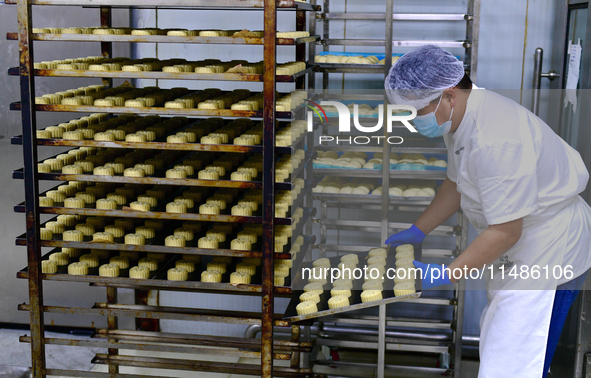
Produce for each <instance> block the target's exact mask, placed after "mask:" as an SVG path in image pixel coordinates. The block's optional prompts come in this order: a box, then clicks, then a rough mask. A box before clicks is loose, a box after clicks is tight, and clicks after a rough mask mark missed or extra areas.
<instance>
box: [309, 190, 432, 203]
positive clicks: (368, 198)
mask: <svg viewBox="0 0 591 378" xmlns="http://www.w3.org/2000/svg"><path fill="white" fill-rule="evenodd" d="M312 197H313V198H314V199H317V200H320V201H325V202H341V201H342V202H351V201H352V202H355V203H375V204H381V203H382V195H381V194H380V195H372V194H337V193H335V194H333V193H313V195H312ZM389 199H390V200H389V203H390V204H396V205H407V206H412V205H420V206H425V205H429V204H430V203H431V201H432V200H433V197H401V196H389Z"/></svg>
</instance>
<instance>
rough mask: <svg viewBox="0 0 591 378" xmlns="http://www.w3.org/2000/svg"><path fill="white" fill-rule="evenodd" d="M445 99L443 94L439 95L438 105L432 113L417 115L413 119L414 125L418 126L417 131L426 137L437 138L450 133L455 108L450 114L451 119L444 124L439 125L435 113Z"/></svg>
mask: <svg viewBox="0 0 591 378" xmlns="http://www.w3.org/2000/svg"><path fill="white" fill-rule="evenodd" d="M442 99H443V94H442V95H441V97H439V102H438V103H437V107H436V108H435V110H434V111H432V112H431V113H428V114H425V115H422V116H416V117H415V119H414V120H413V123H414V125H415V126H416V128H417V131H418V132H419V133H420V134H421V135H424V136H426V137H429V138H436V137H440V136H442V135H445V134H447V133H449V131H450V130H451V116H452V115H453V114H454V108H451V114H450V115H449V120H448V121H447V122H444V123H443V125H441V126H439V124H438V123H437V117H435V113H436V112H437V109H439V105H440V104H441V100H442Z"/></svg>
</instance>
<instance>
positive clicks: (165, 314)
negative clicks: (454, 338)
mask: <svg viewBox="0 0 591 378" xmlns="http://www.w3.org/2000/svg"><path fill="white" fill-rule="evenodd" d="M6 4H16V7H17V15H18V33H8V34H7V39H8V40H15V41H16V40H18V43H19V51H20V54H19V67H18V68H12V69H10V70H9V74H10V75H19V77H20V85H21V99H20V102H16V103H13V104H11V105H10V109H11V110H18V111H20V112H21V115H22V136H20V137H15V138H13V140H12V142H13V144H21V145H22V149H23V157H24V168H23V169H21V170H16V171H15V172H13V176H14V177H15V178H21V179H23V180H24V187H25V202H24V204H21V205H17V206H16V208H15V210H16V211H19V212H24V213H25V216H26V226H27V228H26V233H25V234H24V235H22V236H20V237H18V238H17V241H16V242H17V244H19V245H26V247H27V261H28V263H27V267H26V269H24V270H22V271H20V272H19V273H18V274H17V276H18V277H19V278H23V279H27V280H28V284H29V301H28V303H27V304H22V305H20V306H19V310H22V311H28V312H29V316H30V329H31V335H30V336H25V337H22V338H21V341H22V342H26V343H30V344H31V350H32V376H33V378H44V377H46V376H47V375H61V376H76V377H105V376H109V377H121V378H123V377H125V378H139V377H144V375H141V374H138V375H132V374H121V373H120V372H119V366H140V367H151V368H166V369H178V370H190V371H207V372H217V373H228V372H231V373H234V374H249V375H259V376H261V377H265V378H270V377H272V376H278V377H279V376H281V377H311V375H312V371H311V369H310V368H309V367H308V366H302V363H301V362H305V360H309V359H307V358H306V357H305V354H306V353H309V352H310V351H311V344H309V343H307V342H303V341H302V339H301V334H300V326H299V325H292V324H291V322H290V321H286V320H283V319H282V314H276V313H275V311H274V297H275V295H278V296H285V295H289V294H290V293H291V288H290V287H289V286H277V287H275V285H274V279H273V278H274V277H273V275H274V259H281V258H290V257H291V255H290V254H289V253H288V251H284V252H275V251H274V226H275V225H279V224H291V223H292V219H290V218H275V211H274V200H275V191H276V190H290V189H292V183H291V182H284V183H275V177H274V176H275V175H274V171H275V156H276V154H291V153H293V152H294V151H295V146H297V145H303V144H304V143H305V145H309V144H310V143H311V139H310V138H309V137H300V138H298V139H297V140H296V141H295V144H294V145H292V146H291V147H277V146H275V125H276V120H277V119H291V118H292V116H293V114H294V113H293V112H276V111H275V103H276V101H275V100H276V99H275V96H276V95H275V93H276V83H277V82H293V83H295V86H296V88H297V89H303V88H304V85H305V78H306V76H309V75H310V74H311V73H312V72H313V71H314V69H315V66H313V65H310V66H309V67H308V68H307V69H306V70H304V71H302V72H300V73H298V74H295V75H287V76H277V75H275V72H276V65H277V63H276V51H277V46H281V45H286V46H294V47H295V50H296V60H297V61H300V62H302V61H305V60H306V59H305V51H306V49H305V46H306V44H307V43H311V44H313V43H315V42H317V41H318V39H319V37H318V36H315V35H314V34H313V33H312V35H311V36H310V37H303V38H296V39H292V38H277V36H276V33H277V12H278V11H294V14H295V17H296V29H297V30H298V31H304V30H306V22H307V21H308V20H309V17H306V13H307V12H309V13H314V12H316V11H319V10H321V8H320V6H317V5H316V4H315V3H314V2H312V4H309V3H306V2H301V1H295V0H219V1H216V2H211V1H210V0H171V1H168V0H167V1H166V2H164V3H163V2H162V0H144V1H141V2H138V1H136V0H9V1H7V2H6ZM45 5H49V6H81V7H83V8H100V14H101V17H100V21H101V22H100V23H101V26H102V27H110V26H111V9H112V8H129V7H137V8H155V7H157V8H158V9H168V8H170V9H192V10H217V11H223V10H232V9H239V10H253V11H262V12H263V18H264V37H263V38H231V37H217V38H207V37H173V36H131V35H117V36H113V35H108V36H96V35H73V34H56V35H53V34H43V33H42V34H36V33H35V34H34V33H32V30H33V22H32V19H33V15H32V13H33V10H34V9H36V8H34V7H36V6H45ZM34 41H77V42H84V41H98V42H101V51H102V55H103V56H104V57H107V58H108V57H112V43H118V42H119V43H143V42H148V43H191V44H205V43H208V44H219V45H220V46H223V45H232V44H243V45H262V46H263V57H264V73H263V74H262V75H241V74H225V75H224V74H212V75H201V74H193V73H186V74H180V75H175V74H168V73H161V72H150V73H144V74H141V75H135V74H129V73H124V72H108V73H95V72H91V71H63V70H62V71H60V70H35V69H34V66H33V64H34V54H33V50H34V43H33V42H34ZM36 76H51V77H96V78H101V79H103V83H104V84H106V85H109V86H110V85H112V79H113V78H140V77H141V78H146V77H149V78H158V79H179V80H213V81H222V80H226V81H237V82H238V81H258V82H262V84H263V110H262V111H232V110H219V111H204V110H197V109H189V110H187V109H185V110H182V109H178V110H173V109H166V108H139V109H132V108H125V107H94V106H81V107H76V106H74V107H73V106H61V105H49V106H48V105H35V78H36ZM38 111H53V112H55V111H58V112H84V113H120V114H124V113H127V114H146V115H148V114H158V115H170V116H180V115H182V116H192V117H199V116H203V117H214V116H215V117H253V118H261V119H262V122H263V137H262V141H263V142H262V146H233V145H204V144H198V143H195V144H188V143H187V144H169V143H164V142H146V143H129V142H98V141H84V140H83V141H65V140H58V139H39V140H38V139H37V136H36V130H37V121H36V112H38ZM296 111H297V110H296ZM38 146H71V147H82V146H86V147H99V148H127V149H136V148H140V149H142V148H143V149H154V150H169V149H174V150H180V151H211V152H236V153H262V155H263V170H262V171H263V175H262V181H257V182H231V181H229V180H222V181H213V180H196V179H188V180H183V179H180V180H172V179H165V178H156V177H145V178H138V179H133V178H128V177H125V178H124V177H118V176H93V175H64V174H60V173H49V174H42V173H39V172H38V169H37V162H38V158H37V148H38ZM302 148H304V147H302ZM304 149H305V148H304ZM310 151H311V150H309V151H308V153H307V154H306V157H305V159H304V160H303V161H302V163H301V165H300V167H299V168H297V169H296V170H294V172H293V173H292V175H291V178H292V179H293V178H295V177H297V176H301V177H303V178H304V179H306V185H305V187H304V188H303V189H302V193H301V196H300V197H299V198H297V199H296V200H294V204H295V205H297V206H298V207H299V206H300V205H301V207H302V208H304V215H303V216H302V217H301V220H300V223H299V224H298V225H297V227H295V230H294V231H293V237H296V236H299V235H303V234H304V230H306V232H307V230H309V229H310V225H309V223H310V222H309V221H310V220H311V219H312V217H313V216H314V215H315V211H314V209H312V208H310V204H311V200H308V199H304V197H305V196H307V195H308V194H309V191H310V188H311V181H310V179H311V176H310V175H311V172H310V171H309V169H311V167H312V163H311V160H312V159H313V158H314V157H315V155H314V153H313V152H310ZM302 174H303V175H302ZM40 180H74V181H89V182H110V183H136V184H167V185H176V186H204V187H211V188H222V187H226V188H261V189H262V192H263V205H262V214H261V215H260V216H255V217H237V216H229V215H223V216H201V215H199V214H194V213H191V214H165V213H162V212H161V213H158V212H145V213H141V212H135V211H123V210H113V211H108V210H97V209H90V208H88V209H67V208H61V207H57V206H54V207H40V206H39V201H38V198H39V194H40V193H39V181H40ZM42 213H46V214H84V215H99V216H107V217H113V216H116V217H134V218H159V219H169V220H178V221H180V220H184V219H192V220H196V219H198V220H202V221H210V222H212V221H222V222H239V223H261V224H262V226H263V235H262V243H261V250H260V251H235V250H228V249H221V250H206V249H199V248H190V247H187V248H174V247H166V246H157V245H145V246H126V245H124V244H103V243H100V244H101V245H98V244H99V243H96V244H92V245H91V247H90V243H87V242H65V241H63V240H41V238H40V226H41V222H40V214H42ZM307 223H308V224H307ZM314 243H315V238H314V237H313V236H305V237H304V243H303V245H302V247H301V248H302V253H301V254H300V256H303V255H304V254H305V253H304V252H305V251H307V250H308V249H309V248H311V246H312V245H313V244H314ZM65 245H69V246H71V247H72V248H83V249H86V248H93V249H106V250H143V251H159V252H164V253H168V254H178V253H191V254H199V255H209V256H235V257H241V256H247V257H260V258H261V259H262V268H261V284H257V285H236V286H234V285H230V284H206V283H201V282H181V283H179V282H171V281H167V280H162V279H159V280H134V279H126V278H112V279H110V278H107V277H100V276H86V277H82V276H68V275H65V274H44V273H42V272H41V260H42V256H43V255H42V250H41V248H47V247H61V246H65ZM173 258H174V256H173ZM44 280H48V281H49V280H54V281H71V282H74V281H76V282H87V283H89V284H90V285H92V286H100V287H105V288H106V302H104V303H96V304H95V305H94V306H93V307H92V308H76V307H60V306H46V305H45V304H44V296H43V281H44ZM118 287H125V288H135V289H144V290H145V289H146V288H152V289H158V290H170V291H200V292H209V293H219V294H224V293H232V294H234V295H236V294H245V295H247V294H250V295H257V296H260V297H261V311H260V312H244V311H227V310H226V311H218V310H205V309H188V308H177V307H163V306H148V305H142V304H138V305H124V304H118V303H117V288H118ZM44 313H60V314H82V315H95V316H97V315H98V316H105V317H106V318H107V329H104V330H97V331H96V333H95V335H94V337H93V339H90V340H69V339H54V338H45V337H44ZM122 316H123V317H131V318H136V319H137V318H143V319H177V320H192V321H206V322H219V323H231V324H247V325H253V324H254V325H260V326H261V327H262V337H261V340H260V341H259V340H250V339H242V338H224V337H216V336H192V335H174V334H163V333H151V332H144V331H122V330H118V329H117V318H118V317H122ZM274 326H279V327H291V341H288V342H287V341H276V340H274V339H273V327H274ZM48 344H52V345H78V346H98V347H105V348H107V349H108V353H107V354H97V355H96V356H95V358H94V359H93V362H94V363H101V364H107V365H108V373H99V372H83V371H75V370H63V369H47V368H46V364H45V345H48ZM197 346H200V347H199V348H197ZM201 346H207V347H209V348H207V349H204V348H201ZM119 349H137V350H151V351H174V352H182V353H196V352H200V353H201V352H202V353H203V354H205V355H208V354H209V355H211V354H222V355H232V356H241V357H245V356H246V357H253V358H260V359H261V364H260V365H250V364H243V363H237V364H229V363H216V362H209V361H186V362H180V360H171V359H167V358H148V357H133V358H130V357H129V356H123V355H119V354H118V350H119ZM302 357H304V358H303V359H302ZM274 359H279V360H290V366H289V367H278V366H274V364H273V361H274ZM301 359H302V360H304V361H301Z"/></svg>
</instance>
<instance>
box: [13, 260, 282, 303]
mask: <svg viewBox="0 0 591 378" xmlns="http://www.w3.org/2000/svg"><path fill="white" fill-rule="evenodd" d="M56 251H57V250H52V251H50V252H48V253H47V254H45V256H43V259H44V260H45V259H48V258H49V255H51V254H52V253H53V252H56ZM276 255H277V256H279V255H281V254H279V253H278V254H276ZM288 256H289V255H288ZM176 259H177V256H175V255H169V257H168V258H167V260H166V261H163V262H162V263H161V264H159V265H160V266H159V268H158V269H157V270H156V271H153V272H151V273H150V278H148V279H136V278H129V277H121V276H120V277H102V276H99V275H98V274H96V273H95V274H88V275H70V274H67V273H60V272H58V273H55V274H43V275H42V279H43V280H46V281H62V282H87V283H89V284H90V285H91V286H102V287H120V288H129V289H142V290H164V291H190V292H206V293H215V294H238V295H242V294H260V293H261V292H262V285H261V283H260V282H261V281H262V277H261V271H260V268H259V269H257V272H256V274H255V275H253V278H252V279H253V282H254V283H252V284H232V283H229V282H220V283H211V282H200V281H198V275H199V273H200V271H199V269H201V270H204V269H203V266H204V265H205V262H200V263H198V264H196V271H195V273H194V274H192V275H191V276H190V280H187V281H169V280H167V279H166V272H167V270H168V269H169V268H171V267H174V262H175V261H176ZM229 274H230V269H229V270H228V272H227V273H225V274H224V275H223V278H222V279H224V280H229ZM16 277H17V278H23V279H28V278H29V273H28V270H27V268H24V269H22V270H21V271H19V272H18V273H17V275H16ZM274 292H275V294H277V295H280V296H286V297H289V296H290V295H291V288H290V287H288V286H275V287H274Z"/></svg>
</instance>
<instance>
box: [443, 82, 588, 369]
mask: <svg viewBox="0 0 591 378" xmlns="http://www.w3.org/2000/svg"><path fill="white" fill-rule="evenodd" d="M444 140H445V143H446V146H447V148H448V178H449V179H450V180H452V181H454V182H455V183H456V184H457V189H458V192H459V193H460V194H461V207H462V210H463V211H464V212H465V214H466V215H467V217H468V219H469V220H470V222H471V223H472V225H473V226H474V227H475V228H476V230H477V231H478V232H479V233H480V232H482V231H484V230H485V229H486V228H487V227H488V225H494V224H501V223H506V222H509V221H512V220H515V219H519V218H524V228H523V233H522V237H521V239H520V240H519V241H518V242H517V244H515V245H514V246H513V247H512V248H511V249H509V250H508V251H507V253H505V254H504V255H503V256H502V257H501V258H500V259H499V260H497V261H496V262H495V263H494V264H493V274H494V275H493V276H492V277H491V273H490V270H489V269H487V270H485V275H484V276H485V277H486V278H487V290H488V305H487V307H486V308H485V310H484V312H483V314H482V317H481V336H480V360H481V362H480V371H479V375H478V376H479V377H480V378H505V377H507V378H509V377H511V378H515V377H519V378H530V377H531V378H539V377H541V376H542V369H543V364H544V356H545V352H546V342H547V337H548V328H549V324H550V317H551V312H552V305H553V302H554V290H555V289H556V287H557V286H558V285H559V284H562V283H564V282H567V281H569V280H570V279H573V278H576V277H577V276H579V275H580V274H582V273H584V272H585V271H586V270H588V269H589V267H590V266H591V253H590V252H591V208H589V206H588V205H587V204H586V203H585V201H584V200H583V199H582V198H581V197H580V196H579V195H578V194H579V193H581V192H582V191H583V190H584V189H585V186H586V185H587V181H588V179H589V174H588V172H587V170H586V168H585V165H584V163H583V161H582V159H581V157H580V155H579V153H578V152H577V151H576V150H574V149H573V148H571V147H570V146H569V145H568V144H567V143H566V142H564V141H563V140H562V139H561V138H559V137H558V136H557V135H556V134H555V133H554V132H553V131H552V129H550V127H549V126H548V125H546V124H545V123H544V121H542V120H541V119H539V118H538V117H536V116H535V115H534V114H533V113H531V112H529V111H528V110H527V109H525V108H523V107H521V106H520V105H518V104H516V103H515V102H514V101H512V100H510V99H508V98H505V97H503V96H501V95H499V94H496V93H494V92H491V91H487V90H484V89H479V88H477V87H476V86H474V87H473V90H472V91H471V93H470V96H469V98H468V103H467V107H466V113H465V114H464V118H463V119H462V122H461V124H460V126H459V127H458V129H457V130H456V131H455V132H454V133H450V134H448V135H445V136H444ZM536 265H537V266H539V268H540V272H541V278H537V279H534V278H531V277H530V278H529V279H525V271H527V272H530V273H531V272H532V269H535V266H536ZM568 265H570V266H572V269H571V270H570V271H569V272H572V276H571V275H570V273H569V274H568V275H565V274H564V268H565V267H566V266H568ZM545 266H547V267H548V272H549V274H548V279H546V278H545V276H546V273H545V272H546V271H545V270H544V267H545ZM512 269H514V270H513V271H514V272H517V274H521V278H517V279H515V277H509V273H510V272H511V271H512ZM502 271H504V272H505V273H506V274H505V279H501V273H502ZM520 272H524V273H520ZM554 272H556V273H554ZM569 277H570V278H569Z"/></svg>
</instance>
